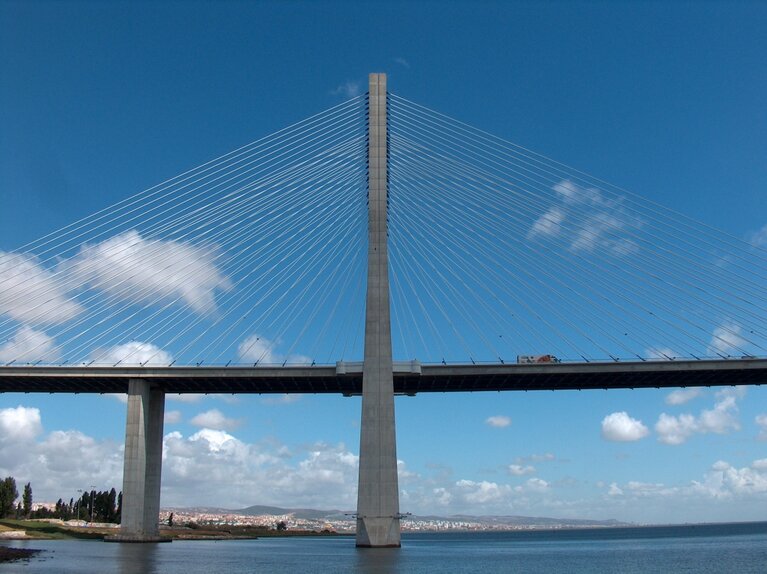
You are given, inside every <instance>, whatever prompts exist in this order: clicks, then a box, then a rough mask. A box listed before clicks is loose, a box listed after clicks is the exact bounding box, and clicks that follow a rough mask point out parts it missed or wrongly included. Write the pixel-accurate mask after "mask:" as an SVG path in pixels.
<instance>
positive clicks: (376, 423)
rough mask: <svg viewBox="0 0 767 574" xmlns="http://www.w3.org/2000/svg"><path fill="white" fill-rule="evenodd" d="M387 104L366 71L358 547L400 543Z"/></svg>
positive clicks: (381, 84) (382, 79) (380, 79)
mask: <svg viewBox="0 0 767 574" xmlns="http://www.w3.org/2000/svg"><path fill="white" fill-rule="evenodd" d="M386 108H387V106H386V75H385V74H370V90H369V102H368V114H369V117H368V140H369V141H368V277H367V300H366V308H365V355H364V359H365V360H364V363H363V368H362V424H361V430H360V474H359V485H358V494H357V546H361V547H399V546H400V524H399V522H400V519H399V485H398V481H397V444H396V433H395V428H394V385H393V372H392V348H391V318H390V314H389V255H388V247H387V221H386V216H387V207H388V205H387V204H388V198H387V195H388V193H387V192H388V174H387V151H388V143H387V126H386Z"/></svg>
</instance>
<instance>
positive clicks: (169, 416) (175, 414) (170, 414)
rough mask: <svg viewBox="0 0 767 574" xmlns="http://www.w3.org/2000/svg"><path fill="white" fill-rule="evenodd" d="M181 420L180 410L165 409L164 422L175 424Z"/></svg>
mask: <svg viewBox="0 0 767 574" xmlns="http://www.w3.org/2000/svg"><path fill="white" fill-rule="evenodd" d="M180 422H181V411H165V424H166V425H175V424H178V423H180Z"/></svg>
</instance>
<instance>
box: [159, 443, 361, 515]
mask: <svg viewBox="0 0 767 574" xmlns="http://www.w3.org/2000/svg"><path fill="white" fill-rule="evenodd" d="M164 445H165V448H164V466H163V504H166V505H175V504H186V503H187V501H188V500H190V499H194V500H197V501H199V504H205V505H212V506H224V507H229V508H242V507H244V506H249V505H252V504H275V505H282V506H289V507H305V508H340V509H352V508H354V506H355V504H356V496H357V494H356V493H357V491H356V481H357V474H358V457H357V456H356V455H355V454H353V453H351V452H349V451H348V450H347V449H346V448H345V446H344V445H343V444H338V445H328V444H325V443H315V444H312V445H308V446H306V447H302V448H301V449H300V450H298V451H297V452H295V453H290V452H286V451H285V449H284V448H283V447H282V445H279V444H278V443H264V444H247V443H245V442H243V441H241V440H240V439H238V438H237V437H235V436H233V435H231V434H229V433H227V432H225V431H216V430H211V429H202V430H200V431H199V432H197V433H195V434H194V435H192V436H190V437H187V438H185V437H184V436H183V435H182V434H181V433H179V432H173V433H169V434H167V435H166V436H165V440H164Z"/></svg>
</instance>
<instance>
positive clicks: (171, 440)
mask: <svg viewBox="0 0 767 574" xmlns="http://www.w3.org/2000/svg"><path fill="white" fill-rule="evenodd" d="M766 24H767V8H765V6H764V4H763V3H756V2H755V3H737V4H735V5H733V4H730V3H713V2H711V3H671V4H660V3H615V4H613V3H493V2H483V3H448V4H445V3H426V2H424V3H351V2H342V3H333V2H326V3H314V2H307V3H302V2H288V3H233V2H232V3H228V2H223V3H216V4H210V3H195V2H184V3H176V2H165V3H162V2H160V3H157V2H152V3H149V2H146V3H141V2H139V3H118V2H111V3H87V2H82V3H80V2H50V3H45V2H36V3H27V2H18V3H17V2H0V73H1V75H2V78H3V81H2V82H0V198H1V201H2V203H1V204H0V250H2V251H5V252H15V251H17V250H19V249H20V248H21V246H23V245H25V244H26V243H28V242H30V241H32V240H34V239H36V238H38V237H41V236H44V235H46V234H47V233H49V232H52V231H55V230H57V229H59V228H61V227H63V226H65V225H67V224H69V223H70V222H72V221H75V220H78V219H80V218H82V217H83V216H85V215H88V214H90V213H92V212H95V211H97V210H100V209H103V208H105V207H107V206H110V205H112V204H114V203H115V202H117V201H120V200H122V199H124V198H127V197H130V196H132V195H134V194H136V193H138V192H140V191H142V190H144V189H147V188H149V187H151V186H153V185H155V184H157V183H159V182H161V181H164V180H166V179H168V178H170V177H173V176H175V175H176V174H178V173H181V172H184V171H186V170H187V169H190V168H191V167H193V166H196V165H199V164H201V163H203V162H206V161H208V160H209V159H211V158H214V157H217V156H220V155H221V154H224V153H227V152H229V151H230V150H233V149H236V148H238V147H240V146H242V145H244V144H246V143H248V142H251V141H254V140H256V139H258V138H260V137H263V136H266V135H267V134H270V133H273V132H275V131H276V130H279V129H281V128H283V127H285V126H287V125H290V124H293V123H295V122H297V121H300V120H302V119H303V118H306V117H308V116H310V115H312V114H316V113H319V112H321V111H323V110H326V109H328V108H330V107H332V106H335V105H338V104H340V103H342V102H344V101H345V100H347V99H349V98H351V97H354V96H357V95H359V94H360V93H362V92H364V91H365V84H366V80H367V74H368V73H369V72H373V71H384V72H386V73H387V74H388V77H389V86H390V90H391V91H392V92H394V93H396V94H398V95H400V96H403V97H404V98H407V99H408V100H410V101H413V102H417V103H419V104H422V105H424V106H427V107H428V108H431V109H434V110H438V111H439V112H441V113H444V114H446V115H448V116H451V117H453V118H456V119H458V120H461V121H463V122H466V123H468V124H470V125H473V126H476V127H477V128H480V129H482V130H485V131H487V132H490V133H493V134H496V135H498V136H500V137H502V138H504V139H506V140H510V141H512V142H515V143H518V144H520V145H523V146H525V147H526V148H529V149H532V150H535V151H537V152H539V153H541V154H544V155H545V156H548V157H551V158H554V159H556V160H557V161H560V162H563V163H564V164H567V165H571V166H574V167H576V168H578V169H580V170H582V171H585V172H587V173H590V174H592V175H594V176H595V177H598V178H600V179H602V180H605V181H608V182H611V183H613V184H615V185H617V186H619V187H621V188H624V189H627V190H630V191H632V192H634V193H637V194H639V195H640V196H642V197H645V198H647V199H649V200H652V201H656V202H658V203H660V204H662V205H664V206H667V207H669V208H672V209H674V210H677V211H680V212H682V213H684V214H686V215H689V216H690V217H692V218H694V219H696V220H699V221H702V222H704V223H706V224H708V225H711V226H714V227H716V228H719V229H722V230H723V231H726V232H727V233H729V234H730V235H732V236H735V237H737V238H740V239H743V240H747V241H748V240H751V241H752V242H755V241H757V239H756V238H758V237H762V240H761V241H765V239H764V237H767V233H764V232H763V235H762V236H760V235H759V232H760V230H763V229H764V228H765V226H766V225H767V209H766V208H767V205H766V202H767V193H765V187H767V165H765V162H764V157H765V154H766V153H767V129H765V128H767V125H766V124H767V112H766V111H765V108H764V102H765V101H767V70H766V69H765V67H767V64H765V62H764V57H763V54H764V53H767V39H765V37H764V34H763V30H764V28H765V25H766ZM762 245H763V244H762ZM168 351H173V349H169V350H168ZM302 351H303V350H302V349H297V350H296V352H297V353H301V352H302ZM280 352H281V353H283V354H284V353H287V352H288V350H287V349H286V348H284V347H283V348H281V349H280ZM765 398H767V395H766V394H765V392H764V391H763V390H762V389H761V388H756V387H754V388H749V389H704V390H702V391H700V393H698V394H697V395H694V394H688V395H680V394H675V395H672V394H671V392H670V391H610V392H601V391H599V392H597V391H594V392H569V391H568V392H561V393H506V394H491V395H490V394H488V395H483V394H479V393H477V394H461V395H420V396H417V397H415V398H398V399H397V405H396V407H397V417H398V429H397V430H398V439H399V442H398V456H399V458H400V459H401V460H402V461H403V463H402V464H403V466H402V469H401V488H402V490H403V493H402V510H403V511H404V512H414V513H426V512H429V513H440V514H450V513H458V512H462V513H474V514H482V513H493V514H526V515H546V516H577V517H589V518H618V519H621V520H629V521H637V522H681V521H696V520H756V519H764V512H763V510H762V509H763V508H764V507H765V506H764V502H765V496H767V442H766V440H767V401H765ZM124 410H125V408H124V404H123V403H122V402H121V401H120V400H119V398H116V397H100V396H96V397H91V396H43V395H40V396H38V395H3V396H0V426H1V427H2V430H3V433H2V434H0V474H4V475H5V474H13V475H14V476H16V477H17V479H19V480H20V481H23V482H26V481H29V480H31V481H32V483H33V487H34V488H35V493H36V497H37V498H38V499H40V500H42V499H45V498H54V499H55V498H58V497H59V496H71V495H74V494H75V492H76V490H77V488H83V487H86V488H87V487H88V486H90V485H91V484H95V485H96V486H97V487H98V488H102V487H104V488H106V487H111V486H113V485H114V486H119V484H120V482H121V470H122V469H121V453H120V449H121V444H122V441H123V432H124V428H123V421H124V416H125V412H124ZM166 410H167V411H168V421H167V423H166V433H167V435H168V436H167V437H166V457H167V458H166V463H165V466H164V475H163V504H167V505H172V504H173V505H187V504H199V505H203V504H204V505H220V506H225V507H232V508H234V507H238V506H241V507H242V506H247V505H249V504H257V503H262V504H281V505H291V506H313V507H320V508H330V507H333V508H343V509H351V508H353V507H354V505H355V492H354V488H355V483H356V467H355V464H356V459H355V457H356V454H357V447H358V441H359V438H358V431H359V429H358V425H359V399H358V398H341V397H315V396H301V397H293V398H290V399H287V398H284V397H276V398H271V399H269V398H263V397H244V396H241V397H235V398H233V397H191V398H186V399H185V400H183V401H179V400H176V399H175V398H171V399H169V400H168V402H167V405H166ZM620 413H626V414H625V415H621V414H620ZM664 414H665V415H666V417H665V418H664V417H663V416H662V415H664ZM671 417H673V418H671ZM760 421H761V422H760ZM96 483H98V484H96Z"/></svg>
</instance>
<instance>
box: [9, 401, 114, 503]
mask: <svg viewBox="0 0 767 574" xmlns="http://www.w3.org/2000/svg"><path fill="white" fill-rule="evenodd" d="M122 470H123V457H122V450H121V448H120V446H119V445H116V444H114V443H113V442H111V441H96V440H95V439H93V438H91V437H88V436H86V435H85V434H83V433H81V432H79V431H75V430H66V431H62V430H55V431H53V432H50V433H48V434H47V435H45V434H44V433H43V424H42V417H41V413H40V411H39V409H37V408H30V407H24V406H19V407H16V408H11V409H2V410H0V475H2V476H13V477H14V478H16V481H17V483H20V484H23V483H25V482H30V481H31V482H32V483H33V487H34V492H35V498H36V499H37V500H56V499H57V498H58V497H59V496H61V495H62V494H66V493H67V492H71V493H75V492H76V491H77V489H78V488H83V486H87V485H90V484H96V485H97V486H98V488H104V487H107V486H108V487H112V486H116V485H119V484H121V482H122Z"/></svg>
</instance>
